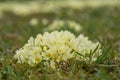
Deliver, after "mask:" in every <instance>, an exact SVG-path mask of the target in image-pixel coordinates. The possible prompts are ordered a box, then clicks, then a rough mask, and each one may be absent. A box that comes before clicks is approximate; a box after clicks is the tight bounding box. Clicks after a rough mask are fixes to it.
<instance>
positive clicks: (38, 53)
mask: <svg viewBox="0 0 120 80" xmlns="http://www.w3.org/2000/svg"><path fill="white" fill-rule="evenodd" d="M96 47H98V48H97V50H96V51H95V53H94V54H93V55H92V62H93V61H96V59H97V57H98V56H99V55H101V49H100V44H99V43H93V42H92V41H90V40H89V39H88V37H85V36H84V35H83V34H80V35H79V36H78V37H75V35H74V34H72V33H71V32H69V31H60V32H59V31H53V32H51V33H49V32H45V33H44V34H43V35H41V34H38V35H37V36H36V38H33V37H31V38H30V39H29V40H28V43H27V44H25V45H24V46H23V48H20V49H19V50H17V51H16V54H15V56H14V58H15V59H18V63H21V64H23V63H28V64H29V65H31V66H35V65H36V64H38V63H40V62H42V61H45V62H46V61H48V62H49V66H50V67H51V68H54V69H55V68H56V67H57V66H58V65H57V64H56V63H60V62H61V61H65V62H67V61H68V59H71V58H75V59H77V60H84V61H86V62H87V61H88V60H89V55H90V53H91V52H93V51H94V50H95V49H96Z"/></svg>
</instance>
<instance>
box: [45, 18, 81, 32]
mask: <svg viewBox="0 0 120 80" xmlns="http://www.w3.org/2000/svg"><path fill="white" fill-rule="evenodd" d="M66 27H67V28H69V29H73V30H75V31H76V32H79V31H81V29H82V27H81V25H80V24H78V23H76V22H75V21H72V20H66V21H65V20H54V21H53V22H52V24H50V25H49V26H48V27H47V29H45V30H48V31H53V30H56V29H57V30H59V29H61V28H66Z"/></svg>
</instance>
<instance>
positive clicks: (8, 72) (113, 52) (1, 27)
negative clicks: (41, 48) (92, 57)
mask: <svg viewBox="0 0 120 80" xmlns="http://www.w3.org/2000/svg"><path fill="white" fill-rule="evenodd" d="M56 19H57V20H58V19H59V20H73V21H75V22H77V23H78V24H80V25H81V27H82V30H81V31H79V32H76V31H75V30H73V29H70V28H67V27H66V26H64V27H62V28H59V29H57V30H59V31H60V30H69V31H71V32H73V33H74V34H75V35H76V36H77V35H79V34H84V35H86V36H88V37H89V39H90V40H92V41H100V42H101V44H102V46H103V48H102V50H103V51H104V53H103V55H102V58H101V59H100V60H99V61H98V62H94V63H92V64H89V63H85V62H82V61H75V60H74V61H71V64H69V66H67V69H66V68H61V69H60V70H55V71H54V70H51V69H49V68H48V69H45V68H44V67H43V66H41V65H40V64H39V65H36V66H34V67H31V66H29V65H26V64H17V63H16V60H15V59H14V58H13V56H14V54H15V51H16V50H17V49H19V48H20V47H22V46H23V45H24V44H25V43H26V42H27V40H28V39H29V37H30V36H33V37H35V36H36V35H37V34H43V33H44V32H45V31H47V30H46V29H47V26H49V25H50V24H51V23H52V22H53V21H54V20H56ZM54 30H56V29H54ZM54 30H51V31H54ZM51 31H49V32H51ZM65 67H66V66H65ZM48 79H49V80H119V79H120V6H112V7H111V6H102V7H97V8H90V7H86V8H84V9H81V10H78V9H71V8H69V7H67V8H62V9H60V11H58V12H57V13H54V12H45V13H41V12H38V13H32V14H29V15H25V16H19V15H16V14H14V13H12V12H10V11H4V15H3V16H2V17H0V80H48Z"/></svg>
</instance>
